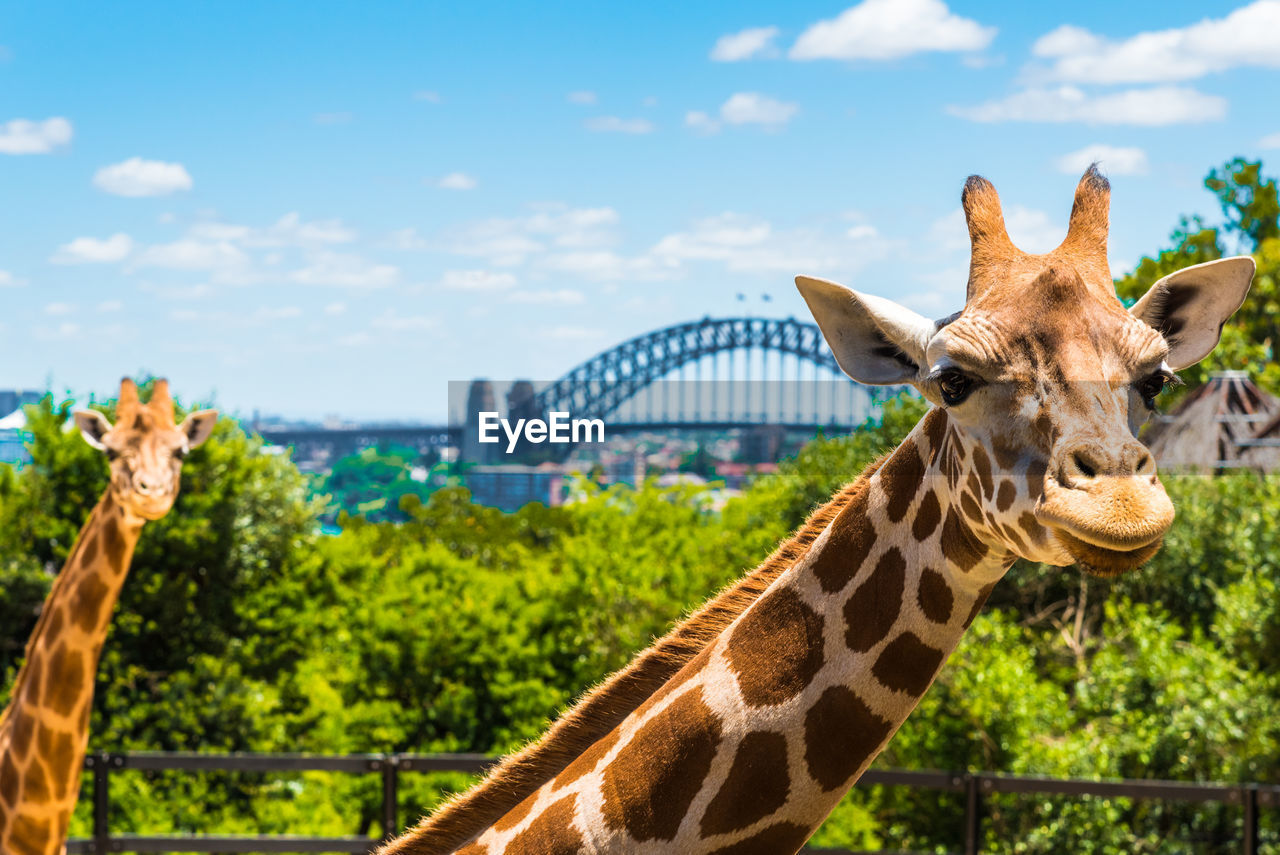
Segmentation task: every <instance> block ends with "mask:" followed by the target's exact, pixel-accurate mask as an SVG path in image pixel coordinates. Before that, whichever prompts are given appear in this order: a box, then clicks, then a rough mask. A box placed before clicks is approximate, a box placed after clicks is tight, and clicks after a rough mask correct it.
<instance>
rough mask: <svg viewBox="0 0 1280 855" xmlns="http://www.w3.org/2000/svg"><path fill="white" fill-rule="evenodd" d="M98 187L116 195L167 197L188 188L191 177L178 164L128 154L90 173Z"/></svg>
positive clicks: (184, 168)
mask: <svg viewBox="0 0 1280 855" xmlns="http://www.w3.org/2000/svg"><path fill="white" fill-rule="evenodd" d="M93 184H94V186H95V187H97V188H98V189H99V190H102V191H104V192H107V193H112V194H114V195H116V196H166V195H168V194H170V193H176V192H177V191H179V190H190V189H191V176H190V175H189V174H188V173H187V170H186V167H184V166H183V165H182V164H181V163H165V162H164V161H160V160H143V159H142V158H140V157H131V158H129V159H128V160H126V161H124V162H122V163H114V164H112V165H111V166H104V167H102V168H101V169H99V170H98V171H97V172H96V173H94V176H93Z"/></svg>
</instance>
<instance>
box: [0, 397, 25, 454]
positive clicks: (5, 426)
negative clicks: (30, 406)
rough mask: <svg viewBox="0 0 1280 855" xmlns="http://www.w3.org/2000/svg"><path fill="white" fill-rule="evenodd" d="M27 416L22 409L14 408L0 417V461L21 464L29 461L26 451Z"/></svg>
mask: <svg viewBox="0 0 1280 855" xmlns="http://www.w3.org/2000/svg"><path fill="white" fill-rule="evenodd" d="M28 439H29V435H28V434H27V418H26V415H25V414H24V413H23V412H22V410H14V411H13V412H12V413H10V414H9V415H7V416H5V417H4V418H2V419H0V463H10V464H17V465H22V464H24V463H30V462H31V454H30V453H29V452H28V451H27V440H28Z"/></svg>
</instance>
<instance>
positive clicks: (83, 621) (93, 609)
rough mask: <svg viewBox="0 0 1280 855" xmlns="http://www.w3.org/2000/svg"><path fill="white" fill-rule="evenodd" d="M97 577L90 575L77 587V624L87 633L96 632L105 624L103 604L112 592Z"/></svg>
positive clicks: (75, 608) (74, 609)
mask: <svg viewBox="0 0 1280 855" xmlns="http://www.w3.org/2000/svg"><path fill="white" fill-rule="evenodd" d="M110 590H111V589H110V588H108V587H107V585H106V583H104V582H103V581H102V580H101V579H99V578H98V577H97V575H88V576H86V577H85V578H84V579H82V580H81V582H80V584H79V585H78V586H77V587H76V594H75V606H74V608H73V611H74V613H75V619H76V623H78V624H79V625H80V628H81V629H82V630H84V631H85V632H86V633H92V632H94V631H95V630H96V629H97V628H98V627H99V626H101V625H102V623H103V618H104V617H105V615H103V614H102V603H103V601H104V600H105V599H106V598H107V594H108V593H109V592H110Z"/></svg>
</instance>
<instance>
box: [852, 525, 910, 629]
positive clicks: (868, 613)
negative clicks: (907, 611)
mask: <svg viewBox="0 0 1280 855" xmlns="http://www.w3.org/2000/svg"><path fill="white" fill-rule="evenodd" d="M906 579H907V562H906V560H905V559H904V558H903V557H902V553H901V552H900V551H899V550H898V548H897V547H896V546H894V547H891V548H890V549H889V550H888V551H887V552H885V554H884V555H882V556H880V560H879V561H878V562H876V569H875V570H873V571H872V572H871V575H870V576H868V577H867V580H866V581H865V582H863V583H862V584H861V585H859V586H858V589H857V590H856V591H854V592H853V596H851V597H849V600H848V602H846V603H845V604H844V622H845V635H844V638H845V643H847V644H848V645H849V649H850V650H853V651H855V652H857V653H865V652H866V651H868V650H870V649H871V648H872V647H874V646H875V645H876V644H878V643H879V642H880V641H881V640H883V639H884V637H885V636H886V635H888V634H889V630H890V629H892V628H893V623H894V621H896V620H897V619H898V612H899V611H900V610H901V608H902V591H903V588H904V587H905V586H906Z"/></svg>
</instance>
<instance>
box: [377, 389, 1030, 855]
mask: <svg viewBox="0 0 1280 855" xmlns="http://www.w3.org/2000/svg"><path fill="white" fill-rule="evenodd" d="M966 456H968V457H969V458H970V461H971V460H972V457H973V456H975V455H973V454H969V453H968V452H967V451H966V449H965V448H964V446H963V444H962V443H961V441H960V439H959V437H958V435H957V434H956V433H955V431H953V430H948V426H947V419H946V415H945V413H943V412H942V411H939V410H935V411H933V412H931V413H930V414H929V415H928V416H926V418H925V419H924V420H923V421H922V422H921V424H920V425H919V426H918V427H917V428H916V430H915V431H913V433H912V434H911V436H910V437H908V438H907V440H905V441H904V442H903V443H902V445H901V446H899V448H898V449H897V450H896V451H895V452H894V453H893V454H892V455H891V456H890V457H889V458H888V459H887V460H886V461H885V463H884V464H883V466H881V467H880V469H879V470H878V471H877V472H876V473H875V474H874V475H872V476H871V477H870V478H868V479H865V480H863V481H861V482H859V485H857V486H858V487H860V489H857V490H856V492H855V494H854V496H853V498H852V500H851V501H849V502H848V503H847V504H846V505H845V507H844V508H843V509H842V510H841V512H840V513H839V514H838V515H837V516H836V517H835V519H834V520H833V521H832V522H831V524H830V525H829V526H827V528H826V530H825V531H824V532H823V533H822V534H821V535H820V536H819V537H818V538H817V540H815V541H814V542H813V545H812V547H811V548H810V549H809V551H808V554H807V555H805V556H804V557H803V558H802V559H801V560H799V561H798V562H796V563H795V564H794V565H793V566H792V567H790V568H789V569H788V570H786V571H785V572H783V573H782V574H780V575H779V576H778V577H777V579H776V580H775V581H774V582H773V584H772V585H771V586H770V587H769V589H768V590H767V591H766V592H765V593H764V594H763V595H762V596H761V597H760V598H759V599H758V601H756V602H755V603H754V604H753V605H751V606H750V607H749V608H748V609H746V610H745V611H744V612H743V613H742V614H741V615H740V616H739V617H738V618H737V619H736V620H735V621H734V622H733V623H731V624H730V625H729V626H728V627H727V628H726V629H725V630H724V631H723V632H722V633H721V634H720V635H719V637H717V638H716V639H715V640H714V641H713V642H711V643H710V644H708V646H707V647H706V648H705V649H704V650H703V651H702V652H701V653H700V654H698V656H697V657H696V658H694V659H693V660H692V661H691V662H689V664H688V665H686V666H685V667H684V668H683V669H682V670H681V671H680V672H679V673H678V674H676V675H675V676H674V677H672V678H671V679H670V680H669V681H668V682H667V683H666V684H665V685H664V686H663V687H662V688H661V689H660V690H659V691H658V692H657V693H655V694H654V695H653V696H652V697H651V698H650V699H649V700H648V701H647V702H646V703H645V704H644V705H643V706H641V707H640V708H639V709H638V710H636V711H635V712H634V713H632V714H631V715H630V716H628V717H627V719H626V720H625V721H623V722H622V724H621V725H619V726H618V727H617V728H615V729H614V730H613V731H612V732H610V733H609V734H608V735H607V736H605V737H604V738H602V739H601V740H599V741H598V742H597V743H596V744H595V745H593V746H592V747H591V748H590V749H588V750H587V751H586V752H584V753H583V754H582V755H581V756H580V757H579V758H578V759H577V760H576V761H574V762H573V763H572V764H570V765H569V766H568V767H567V768H566V769H565V770H564V771H563V772H562V773H561V774H560V775H558V776H557V777H556V778H555V779H554V780H553V781H551V782H549V783H547V784H545V785H544V786H543V787H542V788H541V789H540V790H538V791H537V792H536V793H534V794H533V795H532V796H530V797H529V798H528V799H526V801H525V802H523V803H521V804H520V805H518V806H517V807H516V808H515V809H514V810H512V811H511V812H509V813H508V814H507V815H506V816H504V817H503V818H502V819H500V820H499V821H498V822H497V823H495V824H494V825H493V826H492V827H491V828H490V829H489V830H488V831H486V832H485V833H484V834H482V835H480V836H479V837H478V838H477V840H476V842H475V843H474V844H472V845H471V846H469V847H467V848H464V849H462V850H460V851H461V852H463V853H466V855H499V853H502V855H533V853H536V852H557V853H558V852H565V853H569V852H578V851H585V852H591V853H623V852H633V851H639V850H640V849H643V851H648V852H661V853H676V852H679V853H717V852H722V853H723V855H730V853H740V852H741V853H749V852H770V853H774V852H778V853H785V852H795V851H796V850H798V849H799V848H800V846H801V845H802V844H803V842H804V841H805V840H806V839H807V838H808V837H809V835H810V834H812V833H813V831H814V830H815V829H816V828H817V826H818V825H819V824H820V823H821V822H822V820H823V819H824V818H825V817H826V816H827V814H828V813H830V811H831V810H832V809H833V808H834V807H835V805H836V804H837V802H838V801H839V800H840V798H842V797H843V795H844V794H845V792H847V791H848V789H849V788H850V787H851V786H852V785H853V784H854V782H855V781H856V780H857V779H858V777H859V776H860V775H861V774H862V772H863V771H864V770H865V769H866V768H867V766H868V765H869V764H870V763H871V761H872V760H873V759H874V758H875V756H876V755H877V754H878V753H879V752H880V751H881V750H882V749H883V747H884V745H885V744H886V743H887V742H888V740H889V738H890V737H891V736H892V735H893V733H894V732H896V730H897V729H898V727H899V726H900V725H901V724H902V722H903V721H904V720H905V719H906V717H907V716H908V715H909V714H910V712H911V711H912V710H913V709H914V708H915V706H916V704H917V703H918V702H919V700H920V698H921V697H922V696H923V695H924V692H925V691H926V689H928V687H929V685H930V684H931V683H932V682H933V680H934V678H935V677H936V675H937V673H938V671H939V669H940V668H941V667H942V664H943V662H944V661H945V659H946V658H947V656H948V655H949V654H950V652H951V651H952V650H954V649H955V646H956V645H957V644H958V643H959V640H960V638H961V636H962V635H963V634H964V631H965V630H966V629H967V628H968V626H969V624H970V623H971V622H972V620H973V618H974V617H975V616H976V614H977V612H978V609H979V608H980V607H981V605H982V603H983V602H984V601H985V599H986V596H987V594H988V593H990V590H991V587H992V586H993V585H994V584H995V582H996V581H997V580H998V579H999V578H1000V577H1001V576H1002V575H1003V574H1004V573H1005V571H1006V570H1007V569H1008V567H1009V566H1010V564H1011V563H1012V555H1011V554H1010V553H1009V552H1008V551H1007V550H1005V549H1004V548H1003V547H1001V546H998V545H996V543H995V541H994V540H993V539H988V538H986V537H985V536H984V534H983V533H982V532H983V531H984V527H983V525H982V520H981V519H973V520H972V521H971V520H970V519H969V517H968V512H967V511H966V510H965V509H964V507H965V506H966V505H968V504H971V503H966V502H963V501H962V499H963V495H964V492H965V491H966V490H968V489H970V488H969V487H967V486H966V485H965V483H963V482H962V481H961V477H960V476H961V475H962V474H963V473H964V471H965V469H966V463H965V458H966ZM988 474H989V473H988ZM973 480H974V482H975V483H977V482H978V481H980V480H981V479H973ZM974 506H975V507H976V505H974ZM989 540H990V542H988V541H989ZM394 851H404V852H406V853H407V852H415V853H416V852H418V851H423V852H426V851H429V850H417V849H415V848H413V847H412V846H409V845H406V846H405V847H404V849H403V850H394Z"/></svg>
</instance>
